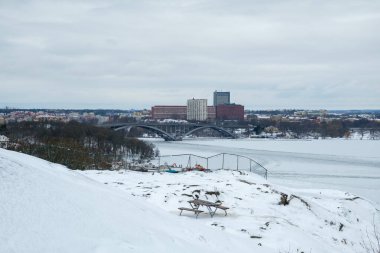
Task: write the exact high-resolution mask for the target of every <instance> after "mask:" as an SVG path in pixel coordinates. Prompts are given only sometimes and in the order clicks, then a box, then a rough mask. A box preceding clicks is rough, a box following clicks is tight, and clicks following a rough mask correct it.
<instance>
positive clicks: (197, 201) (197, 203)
mask: <svg viewBox="0 0 380 253" xmlns="http://www.w3.org/2000/svg"><path fill="white" fill-rule="evenodd" d="M188 202H189V204H190V206H191V208H192V209H194V210H199V207H200V206H205V207H206V208H207V210H208V212H209V214H210V216H211V217H214V215H215V213H216V211H217V210H218V209H221V210H223V211H224V212H225V216H226V215H227V209H229V207H225V206H222V205H221V203H215V202H210V201H207V200H203V199H193V200H189V201H188ZM213 209H214V210H213Z"/></svg>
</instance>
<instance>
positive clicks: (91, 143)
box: [0, 121, 155, 170]
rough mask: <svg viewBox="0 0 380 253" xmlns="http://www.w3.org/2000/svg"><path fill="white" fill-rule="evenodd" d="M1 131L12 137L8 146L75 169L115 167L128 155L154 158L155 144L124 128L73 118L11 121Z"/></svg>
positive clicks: (139, 158)
mask: <svg viewBox="0 0 380 253" xmlns="http://www.w3.org/2000/svg"><path fill="white" fill-rule="evenodd" d="M0 134H4V135H6V136H7V137H8V138H9V139H10V144H11V145H9V148H8V149H12V150H15V151H19V152H22V153H26V154H30V155H33V156H37V157H40V158H42V159H45V160H48V161H51V162H55V163H60V164H63V165H66V166H67V167H69V168H71V169H79V170H85V169H115V168H117V167H120V166H121V165H122V164H123V163H124V161H125V158H129V160H132V159H134V160H139V161H142V160H150V159H152V158H153V157H154V155H155V150H154V145H153V144H149V143H147V142H144V141H141V140H139V139H136V138H131V137H126V136H125V134H124V132H119V131H113V130H111V129H107V128H101V127H96V126H93V125H90V124H83V123H78V122H75V121H71V122H68V123H63V122H20V123H11V124H8V125H7V126H6V127H5V128H3V129H1V130H0Z"/></svg>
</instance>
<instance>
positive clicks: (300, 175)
mask: <svg viewBox="0 0 380 253" xmlns="http://www.w3.org/2000/svg"><path fill="white" fill-rule="evenodd" d="M148 140H149V139H148ZM151 141H152V142H153V143H154V144H155V145H156V146H157V147H158V148H159V149H160V153H161V155H168V154H181V153H193V154H197V155H202V156H211V155H215V154H217V153H222V152H226V153H234V154H240V155H245V156H249V157H252V158H253V159H255V160H257V161H258V162H260V163H261V164H263V165H264V166H265V167H266V168H267V169H268V170H269V172H270V173H269V176H268V179H269V180H270V181H271V182H274V183H278V184H281V185H287V186H290V187H296V188H299V189H302V188H309V189H312V188H316V189H337V190H342V191H348V192H351V193H354V194H358V195H360V196H363V197H365V198H367V199H370V200H372V201H374V202H376V203H377V204H378V205H380V141H376V140H344V139H331V140H257V139H237V140H229V139H194V140H185V141H182V142H164V141H162V140H160V139H153V140H151Z"/></svg>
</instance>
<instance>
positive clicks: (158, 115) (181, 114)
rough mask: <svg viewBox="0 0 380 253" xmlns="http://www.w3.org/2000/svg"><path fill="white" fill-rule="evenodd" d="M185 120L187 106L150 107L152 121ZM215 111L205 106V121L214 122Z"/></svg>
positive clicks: (213, 108)
mask: <svg viewBox="0 0 380 253" xmlns="http://www.w3.org/2000/svg"><path fill="white" fill-rule="evenodd" d="M186 118H187V106H185V105H155V106H153V107H152V119H183V120H186ZM215 118H216V109H215V107H214V106H207V119H208V120H215Z"/></svg>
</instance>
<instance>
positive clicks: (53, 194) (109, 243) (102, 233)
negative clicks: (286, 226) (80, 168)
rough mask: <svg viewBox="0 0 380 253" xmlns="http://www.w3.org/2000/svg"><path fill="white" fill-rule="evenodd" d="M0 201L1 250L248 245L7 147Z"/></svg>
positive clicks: (1, 158) (1, 159) (0, 165)
mask: <svg viewBox="0 0 380 253" xmlns="http://www.w3.org/2000/svg"><path fill="white" fill-rule="evenodd" d="M0 203H1V204H0V252H1V253H8V252H17V253H22V252H27V253H33V252H36V253H37V252H38V253H42V252H49V253H51V252H55V253H56V252H81V253H86V252H112V253H116V252H169V251H171V252H194V251H204V250H205V249H207V251H208V252H228V251H230V252H231V251H232V250H238V251H239V252H248V251H250V248H249V247H247V245H241V243H240V241H239V240H238V239H236V238H230V237H228V235H226V234H225V233H223V232H221V231H215V230H214V229H213V228H210V227H206V226H202V224H197V223H196V222H194V220H192V219H183V217H179V216H178V215H173V214H171V213H168V212H166V211H164V210H161V209H160V208H157V207H156V206H154V205H152V204H150V203H148V202H146V201H144V200H141V199H135V198H133V197H132V196H130V195H129V194H125V193H123V192H121V191H120V190H117V189H113V188H111V187H109V186H106V185H104V184H100V183H98V182H95V181H93V180H91V179H89V178H87V177H85V176H83V175H81V174H79V173H77V172H74V171H69V170H68V169H67V168H65V167H63V166H60V165H57V164H51V163H49V162H46V161H44V160H41V159H38V158H34V157H31V156H27V155H24V154H19V153H16V152H10V151H6V150H4V149H0ZM219 241H222V242H224V243H223V244H219V243H218V242H219ZM251 249H252V248H251ZM264 252H265V251H264Z"/></svg>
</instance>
